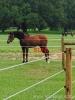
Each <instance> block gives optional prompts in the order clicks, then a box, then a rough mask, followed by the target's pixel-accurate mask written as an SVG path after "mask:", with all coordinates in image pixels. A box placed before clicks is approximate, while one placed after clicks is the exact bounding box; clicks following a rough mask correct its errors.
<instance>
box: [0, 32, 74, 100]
mask: <svg viewBox="0 0 75 100" xmlns="http://www.w3.org/2000/svg"><path fill="white" fill-rule="evenodd" d="M48 33H49V32H48ZM45 35H47V37H48V46H61V36H60V35H58V34H56V35H51V34H50V35H49V34H45ZM74 38H75V37H74ZM74 38H71V37H70V36H68V38H67V39H68V41H69V39H73V40H74ZM52 39H57V40H52ZM65 39H66V38H65ZM6 41H7V35H0V69H2V68H8V67H10V66H13V65H16V64H20V63H21V62H22V54H21V48H20V46H19V41H18V40H17V39H15V40H14V42H13V43H11V44H9V45H7V43H6ZM66 41H67V40H66ZM17 46H18V47H17ZM49 50H50V54H53V55H55V54H56V53H59V52H61V47H59V48H55V47H54V48H53V47H49ZM30 53H33V54H32V55H29V61H31V60H35V59H38V58H41V56H43V54H41V53H39V54H38V52H34V49H30ZM30 57H31V58H30ZM34 57H36V58H34ZM53 57H54V58H55V56H53ZM60 60H61V58H59V59H57V61H55V60H52V61H50V63H46V62H45V61H44V60H41V61H37V62H34V63H29V64H25V65H21V66H18V67H15V68H12V69H9V70H4V71H0V100H3V99H4V98H7V97H9V96H11V95H13V94H15V93H17V92H19V91H21V90H24V89H25V88H27V87H29V86H31V85H33V84H35V83H37V82H39V81H41V80H43V79H45V78H47V77H50V76H51V75H54V74H55V73H57V72H60V71H61V70H62V66H61V61H60ZM74 65H75V62H73V66H74ZM74 76H75V68H73V80H75V77H74ZM64 80H65V73H64V72H62V73H60V74H59V75H57V76H55V77H53V78H51V79H49V80H47V81H45V82H43V83H41V84H39V85H37V86H35V87H33V88H31V89H29V90H27V91H25V92H22V93H20V94H17V95H15V96H13V97H11V98H10V99H9V100H45V99H46V98H47V97H49V96H50V95H52V94H53V93H55V92H56V91H58V90H59V89H60V88H62V87H64V85H65V81H64ZM74 84H75V83H73V96H74V95H75V85H74ZM64 96H65V91H64V89H63V90H61V91H60V92H59V93H58V94H56V95H55V96H54V97H53V98H54V99H53V98H51V99H48V100H64ZM73 100H74V99H73Z"/></svg>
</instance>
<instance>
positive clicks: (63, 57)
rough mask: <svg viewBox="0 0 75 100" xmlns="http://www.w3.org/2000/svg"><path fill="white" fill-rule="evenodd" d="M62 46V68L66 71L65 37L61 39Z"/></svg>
mask: <svg viewBox="0 0 75 100" xmlns="http://www.w3.org/2000/svg"><path fill="white" fill-rule="evenodd" d="M61 46H62V68H63V69H65V54H64V49H65V45H64V36H62V38H61Z"/></svg>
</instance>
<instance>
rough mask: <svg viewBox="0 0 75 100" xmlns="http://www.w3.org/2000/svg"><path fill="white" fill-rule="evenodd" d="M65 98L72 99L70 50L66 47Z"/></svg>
mask: <svg viewBox="0 0 75 100" xmlns="http://www.w3.org/2000/svg"><path fill="white" fill-rule="evenodd" d="M65 89H66V100H72V50H71V48H66V86H65Z"/></svg>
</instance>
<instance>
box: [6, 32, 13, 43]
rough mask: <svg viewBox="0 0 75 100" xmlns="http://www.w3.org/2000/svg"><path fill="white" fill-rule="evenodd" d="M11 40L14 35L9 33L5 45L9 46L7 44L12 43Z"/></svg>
mask: <svg viewBox="0 0 75 100" xmlns="http://www.w3.org/2000/svg"><path fill="white" fill-rule="evenodd" d="M13 40H14V33H13V32H10V33H9V36H8V40H7V43H8V44H9V43H10V42H12V41H13Z"/></svg>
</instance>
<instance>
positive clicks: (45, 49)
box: [40, 47, 49, 62]
mask: <svg viewBox="0 0 75 100" xmlns="http://www.w3.org/2000/svg"><path fill="white" fill-rule="evenodd" d="M40 48H41V51H42V52H43V53H44V54H45V59H46V62H47V61H48V59H49V50H48V48H47V47H40Z"/></svg>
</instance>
